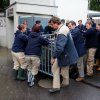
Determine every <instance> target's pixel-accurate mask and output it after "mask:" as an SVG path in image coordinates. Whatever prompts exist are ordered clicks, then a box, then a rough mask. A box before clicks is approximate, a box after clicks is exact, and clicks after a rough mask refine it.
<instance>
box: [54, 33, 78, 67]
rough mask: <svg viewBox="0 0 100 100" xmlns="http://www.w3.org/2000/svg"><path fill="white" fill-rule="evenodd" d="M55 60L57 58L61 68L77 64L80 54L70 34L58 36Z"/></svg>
mask: <svg viewBox="0 0 100 100" xmlns="http://www.w3.org/2000/svg"><path fill="white" fill-rule="evenodd" d="M53 58H57V60H58V66H59V67H66V66H69V65H71V64H75V63H77V59H78V54H77V51H76V48H75V46H74V43H73V39H72V37H71V34H70V33H68V34H67V36H65V35H64V34H58V35H57V39H56V46H55V50H54V52H53Z"/></svg>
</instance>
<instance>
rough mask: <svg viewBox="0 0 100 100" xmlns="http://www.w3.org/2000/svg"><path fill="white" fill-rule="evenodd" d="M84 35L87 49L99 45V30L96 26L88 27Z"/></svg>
mask: <svg viewBox="0 0 100 100" xmlns="http://www.w3.org/2000/svg"><path fill="white" fill-rule="evenodd" d="M83 36H84V37H85V44H86V48H87V49H89V48H97V47H98V42H97V31H96V29H95V28H90V29H87V31H86V32H84V34H83Z"/></svg>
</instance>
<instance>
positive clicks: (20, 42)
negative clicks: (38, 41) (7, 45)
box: [12, 30, 28, 52]
mask: <svg viewBox="0 0 100 100" xmlns="http://www.w3.org/2000/svg"><path fill="white" fill-rule="evenodd" d="M27 39H28V36H27V35H25V34H24V33H22V32H20V31H19V30H18V31H16V33H15V38H14V43H13V46H12V51H14V52H24V50H25V47H26V44H27Z"/></svg>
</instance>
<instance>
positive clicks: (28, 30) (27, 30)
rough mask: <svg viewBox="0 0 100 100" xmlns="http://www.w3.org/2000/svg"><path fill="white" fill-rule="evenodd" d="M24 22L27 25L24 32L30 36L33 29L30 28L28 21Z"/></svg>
mask: <svg viewBox="0 0 100 100" xmlns="http://www.w3.org/2000/svg"><path fill="white" fill-rule="evenodd" d="M23 24H24V25H25V27H26V32H24V34H25V35H27V36H28V35H29V34H30V33H31V30H30V29H29V28H28V22H27V21H24V22H23Z"/></svg>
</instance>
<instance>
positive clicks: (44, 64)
mask: <svg viewBox="0 0 100 100" xmlns="http://www.w3.org/2000/svg"><path fill="white" fill-rule="evenodd" d="M42 36H43V37H47V38H48V39H49V41H50V43H49V45H48V47H42V54H41V64H40V72H42V73H45V74H47V75H50V76H52V72H51V67H52V65H51V63H50V60H51V57H52V52H53V49H54V45H55V35H54V34H46V35H42Z"/></svg>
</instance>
